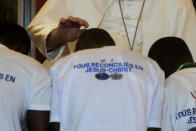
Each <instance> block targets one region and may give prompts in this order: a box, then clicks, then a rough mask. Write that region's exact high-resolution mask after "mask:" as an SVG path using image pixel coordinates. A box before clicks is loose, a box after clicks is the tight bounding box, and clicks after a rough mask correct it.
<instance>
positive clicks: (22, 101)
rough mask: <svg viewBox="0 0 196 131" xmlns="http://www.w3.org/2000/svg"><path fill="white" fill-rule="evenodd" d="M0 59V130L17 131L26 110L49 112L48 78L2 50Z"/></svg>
mask: <svg viewBox="0 0 196 131" xmlns="http://www.w3.org/2000/svg"><path fill="white" fill-rule="evenodd" d="M0 46H1V44H0ZM0 60H1V61H0V131H21V130H22V129H24V128H25V116H26V111H27V110H40V111H41V110H46V111H48V110H50V97H51V78H50V77H49V74H48V72H47V71H46V69H44V68H43V67H42V66H41V65H40V64H39V63H38V62H36V61H35V60H33V59H31V58H28V57H27V56H24V55H22V54H20V53H17V52H14V51H11V50H9V49H8V48H6V47H1V48H0Z"/></svg>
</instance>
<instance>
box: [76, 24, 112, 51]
mask: <svg viewBox="0 0 196 131" xmlns="http://www.w3.org/2000/svg"><path fill="white" fill-rule="evenodd" d="M113 45H115V42H114V40H113V39H112V37H111V36H110V35H109V33H108V32H107V31H105V30H103V29H99V28H91V29H89V30H87V31H85V32H84V33H83V34H82V35H81V36H80V38H79V39H78V41H77V43H76V49H75V51H78V50H84V49H92V48H101V47H103V46H113Z"/></svg>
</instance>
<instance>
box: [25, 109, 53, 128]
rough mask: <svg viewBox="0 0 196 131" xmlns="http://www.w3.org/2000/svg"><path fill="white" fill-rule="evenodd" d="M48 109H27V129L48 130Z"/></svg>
mask: <svg viewBox="0 0 196 131" xmlns="http://www.w3.org/2000/svg"><path fill="white" fill-rule="evenodd" d="M49 115H50V112H49V111H34V110H28V111H27V116H26V121H27V129H28V131H49Z"/></svg>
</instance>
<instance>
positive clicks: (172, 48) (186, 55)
mask: <svg viewBox="0 0 196 131" xmlns="http://www.w3.org/2000/svg"><path fill="white" fill-rule="evenodd" d="M148 56H149V57H150V58H152V59H154V60H155V61H156V62H157V63H158V64H159V66H160V67H161V68H162V69H163V71H164V72H165V77H166V78H167V77H168V76H170V75H171V74H172V73H174V72H175V71H176V70H177V69H178V67H179V66H180V65H181V64H183V63H187V62H189V63H193V62H194V61H193V57H192V55H191V52H190V50H189V48H188V47H187V45H186V43H185V42H184V41H183V40H182V39H180V38H177V37H165V38H161V39H159V40H157V41H156V42H155V43H154V44H153V45H152V47H151V48H150V50H149V53H148Z"/></svg>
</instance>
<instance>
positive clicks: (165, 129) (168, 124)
mask: <svg viewBox="0 0 196 131" xmlns="http://www.w3.org/2000/svg"><path fill="white" fill-rule="evenodd" d="M161 131H173V128H172V119H171V116H170V113H169V108H168V106H167V101H166V100H165V101H164V107H163V121H162V127H161Z"/></svg>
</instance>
